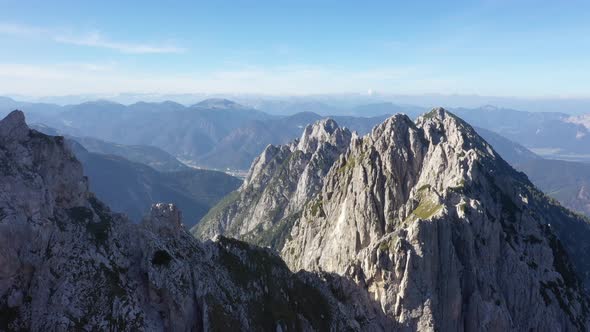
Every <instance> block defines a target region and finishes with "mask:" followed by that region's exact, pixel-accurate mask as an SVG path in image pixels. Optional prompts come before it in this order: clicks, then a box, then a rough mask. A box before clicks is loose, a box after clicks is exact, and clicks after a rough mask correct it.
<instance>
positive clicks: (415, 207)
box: [281, 108, 590, 331]
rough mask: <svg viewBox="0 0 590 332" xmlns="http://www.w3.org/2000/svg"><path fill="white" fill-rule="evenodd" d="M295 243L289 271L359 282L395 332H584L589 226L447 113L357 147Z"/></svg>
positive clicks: (382, 130)
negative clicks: (333, 275)
mask: <svg viewBox="0 0 590 332" xmlns="http://www.w3.org/2000/svg"><path fill="white" fill-rule="evenodd" d="M289 235H290V236H289V240H288V241H287V242H286V244H285V245H284V247H283V249H282V252H281V255H282V257H283V258H284V259H285V261H286V262H287V263H288V265H289V266H290V267H291V269H293V270H298V269H306V270H321V271H326V272H331V273H336V274H338V275H342V276H347V277H349V278H350V279H352V280H355V282H356V283H357V284H358V285H360V286H362V287H363V288H365V289H367V290H368V291H369V292H370V294H372V296H373V297H374V299H375V300H376V301H378V302H379V303H380V305H381V308H382V310H383V312H384V313H385V314H386V315H387V316H388V317H390V318H392V319H393V320H395V322H396V327H397V328H399V329H403V330H440V331H472V330H493V331H528V330H535V331H574V330H589V326H590V325H589V315H590V314H589V304H588V303H589V302H588V297H587V295H586V294H587V293H586V292H585V290H584V286H583V282H585V283H586V285H587V286H588V285H590V284H589V283H588V281H589V280H590V278H589V276H590V275H589V274H588V273H589V271H590V261H589V260H588V258H586V256H587V255H586V254H584V253H587V252H589V250H590V244H589V241H588V239H589V238H590V228H589V225H588V223H587V222H586V221H585V220H583V219H581V218H580V217H578V216H576V215H574V214H572V213H571V212H569V211H567V210H565V209H563V208H561V207H560V206H559V205H558V204H556V203H555V202H553V201H551V200H550V199H548V198H547V197H545V196H544V195H543V194H542V193H541V192H540V191H538V190H537V189H535V188H534V187H533V186H532V185H531V183H530V182H529V181H528V179H527V178H526V176H524V174H522V173H518V172H516V171H514V170H513V169H512V168H511V167H510V166H509V165H508V164H507V163H506V162H505V161H504V160H502V159H501V158H500V157H499V156H498V155H497V154H496V153H495V151H494V150H493V149H492V148H491V147H490V146H489V145H488V144H487V143H486V142H485V141H484V140H483V139H481V138H480V137H479V136H478V135H477V134H476V133H475V131H474V130H473V129H472V128H471V127H470V126H469V125H468V124H466V123H465V122H463V121H462V120H460V119H459V118H457V117H455V116H454V115H452V114H451V113H449V112H447V111H445V110H443V109H440V108H439V109H435V110H433V111H431V112H429V113H427V114H425V115H423V116H422V117H420V118H419V119H418V120H417V122H416V123H414V122H412V121H411V120H410V119H409V118H408V117H407V116H405V115H395V116H393V117H391V118H389V119H388V120H386V121H385V122H384V123H383V124H381V125H379V126H377V127H375V128H374V129H373V131H372V133H371V134H369V135H367V136H365V137H363V138H353V139H352V141H351V143H350V148H349V149H348V151H347V152H346V153H344V154H342V155H341V156H340V157H339V159H338V160H337V161H336V162H335V163H334V165H333V166H332V168H331V169H330V171H329V172H328V174H327V175H326V177H325V180H324V185H323V187H322V189H321V191H320V192H319V194H318V195H317V196H316V198H315V199H314V201H313V202H312V203H310V204H308V205H307V206H306V208H305V209H304V210H303V212H302V213H301V217H300V218H298V219H297V220H296V221H295V222H294V224H293V226H292V228H291V232H290V234H289ZM570 262H573V264H572V263H570Z"/></svg>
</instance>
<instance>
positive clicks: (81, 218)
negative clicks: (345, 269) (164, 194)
mask: <svg viewBox="0 0 590 332" xmlns="http://www.w3.org/2000/svg"><path fill="white" fill-rule="evenodd" d="M87 188H88V186H87V183H86V179H85V178H84V177H83V176H82V168H81V166H80V163H79V162H78V161H77V160H76V159H75V158H74V156H73V154H72V153H71V151H69V149H68V148H67V147H66V146H65V145H64V142H63V138H62V137H52V136H46V135H44V134H41V133H38V132H36V131H34V130H29V128H28V127H27V126H26V124H25V121H24V116H23V114H22V113H21V112H16V111H15V112H13V113H11V114H10V115H9V116H8V117H7V118H6V119H4V120H2V121H1V122H0V197H1V199H0V330H34V331H47V330H118V331H137V330H150V331H154V330H175V331H188V330H283V331H284V330H361V329H372V330H374V329H377V330H380V329H387V328H388V326H390V324H391V322H390V321H389V320H388V319H387V318H386V317H384V315H383V314H382V313H380V311H379V310H377V309H376V308H377V307H376V306H375V305H374V303H372V302H371V300H370V299H369V298H368V296H367V294H366V293H365V292H364V291H362V290H361V289H358V288H355V287H350V286H351V285H350V284H349V283H347V281H346V280H345V279H343V278H341V277H338V276H336V275H330V274H327V273H325V274H316V273H307V272H301V273H298V274H292V273H291V272H290V271H289V270H288V268H287V267H286V265H285V264H284V262H283V261H282V260H281V259H280V258H279V257H278V256H277V255H276V254H274V253H273V252H271V251H269V250H265V249H260V248H255V247H253V246H250V245H248V244H245V243H242V242H239V241H235V240H231V239H226V238H217V239H216V241H214V242H207V243H200V242H198V241H196V240H195V239H194V238H193V237H192V236H191V235H190V234H189V233H188V232H186V231H185V230H184V229H183V228H182V226H181V216H180V212H179V211H178V210H177V209H176V207H175V206H173V205H170V204H156V205H154V206H153V208H152V211H151V214H150V216H149V217H148V218H146V219H145V220H144V221H143V222H142V223H141V224H140V225H137V224H132V223H130V222H129V220H127V219H126V218H124V217H122V216H121V215H118V214H114V213H111V212H110V211H109V209H108V208H107V207H106V206H104V205H103V204H102V203H101V202H99V201H98V200H97V199H96V198H95V197H94V195H93V194H91V193H89V192H88V189H87ZM334 294H338V297H336V296H335V295H334Z"/></svg>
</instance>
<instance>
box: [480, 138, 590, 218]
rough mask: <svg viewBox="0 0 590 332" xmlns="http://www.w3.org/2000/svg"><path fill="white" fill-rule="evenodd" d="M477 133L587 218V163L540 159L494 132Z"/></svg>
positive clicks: (589, 187) (589, 213)
mask: <svg viewBox="0 0 590 332" xmlns="http://www.w3.org/2000/svg"><path fill="white" fill-rule="evenodd" d="M476 130H477V132H478V133H479V134H480V135H481V136H482V137H483V138H485V140H486V141H487V142H488V143H490V144H491V145H492V146H493V147H494V149H495V150H496V151H497V152H498V153H499V154H500V155H501V156H502V158H504V159H505V160H506V161H508V162H509V163H510V164H511V165H512V166H513V167H514V168H516V169H517V170H520V171H522V172H524V173H525V174H526V175H527V176H528V177H529V179H530V180H531V181H532V182H533V183H534V184H535V185H536V186H537V187H539V189H541V190H543V191H544V192H545V193H546V194H547V195H549V196H550V197H553V198H555V199H557V200H558V201H559V202H560V203H561V204H562V205H563V206H565V207H567V208H569V209H571V210H573V211H576V212H579V213H582V214H585V215H586V216H588V217H590V164H589V163H584V162H573V161H564V160H552V159H545V158H542V157H540V156H538V155H536V154H535V153H533V152H531V151H530V150H528V149H527V148H525V147H524V146H522V145H520V144H518V143H515V142H512V141H510V140H509V139H507V138H505V137H502V136H500V135H498V134H496V133H494V132H491V131H489V130H485V129H482V128H476Z"/></svg>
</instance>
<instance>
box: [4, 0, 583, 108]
mask: <svg viewBox="0 0 590 332" xmlns="http://www.w3.org/2000/svg"><path fill="white" fill-rule="evenodd" d="M0 9H1V10H0V41H1V43H2V51H1V52H0V94H23V95H33V96H44V95H66V94H82V93H123V92H138V93H264V94H289V95H296V94H319V93H365V92H367V91H369V90H373V91H377V92H381V93H397V94H422V93H442V94H480V95H495V96H526V97H530V96H533V97H534V96H552V97H554V96H563V97H569V96H576V97H588V96H590V89H589V88H588V87H589V86H590V60H589V57H588V55H589V54H590V22H589V20H588V17H590V2H588V1H567V0H564V1H517V0H513V1H509V0H506V1H503V0H497V1H411V2H410V1H407V2H406V1H404V2H397V1H383V2H380V1H362V2H361V1H215V2H213V1H211V2H197V1H186V2H183V1H170V4H167V5H166V6H163V5H157V4H156V2H155V1H154V2H150V1H141V2H133V1H100V2H93V3H90V1H38V2H32V1H25V0H20V1H5V0H0Z"/></svg>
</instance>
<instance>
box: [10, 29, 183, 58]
mask: <svg viewBox="0 0 590 332" xmlns="http://www.w3.org/2000/svg"><path fill="white" fill-rule="evenodd" d="M0 34H5V35H16V36H28V37H43V38H50V39H51V40H53V41H55V42H57V43H61V44H69V45H78V46H88V47H96V48H106V49H111V50H115V51H118V52H121V53H131V54H163V53H184V52H185V51H186V50H185V49H184V48H182V47H178V46H174V45H169V44H147V43H129V42H121V41H114V40H111V39H109V38H106V37H104V36H103V35H102V34H101V33H100V32H99V31H92V32H86V33H79V32H76V33H73V32H68V31H64V30H58V29H48V28H41V27H35V26H29V25H21V24H13V23H0Z"/></svg>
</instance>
